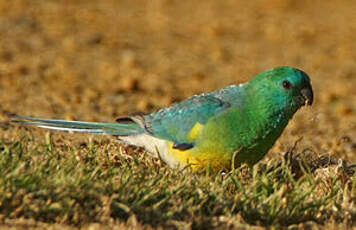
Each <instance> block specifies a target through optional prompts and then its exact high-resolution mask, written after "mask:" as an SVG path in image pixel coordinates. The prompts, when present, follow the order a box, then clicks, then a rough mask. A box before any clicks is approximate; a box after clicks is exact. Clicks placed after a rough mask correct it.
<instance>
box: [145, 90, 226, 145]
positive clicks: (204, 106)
mask: <svg viewBox="0 0 356 230" xmlns="http://www.w3.org/2000/svg"><path fill="white" fill-rule="evenodd" d="M229 107H230V103H228V102H226V101H223V100H222V99H219V98H218V97H215V96H214V95H211V94H201V95H197V96H193V97H191V98H189V99H187V100H184V101H182V102H180V103H178V104H175V105H173V106H171V107H168V108H165V109H162V110H159V111H157V112H154V113H151V114H149V115H146V116H144V123H145V128H146V130H147V131H148V132H149V133H150V134H151V135H153V136H156V137H159V138H162V139H166V140H170V141H173V142H174V143H176V144H189V140H188V139H187V136H188V134H189V132H190V130H191V129H192V128H193V127H194V125H195V124H196V123H197V122H199V123H201V124H205V123H206V122H207V121H208V120H209V119H210V118H211V117H213V116H215V115H216V114H218V113H220V112H222V111H224V110H226V109H227V108H229Z"/></svg>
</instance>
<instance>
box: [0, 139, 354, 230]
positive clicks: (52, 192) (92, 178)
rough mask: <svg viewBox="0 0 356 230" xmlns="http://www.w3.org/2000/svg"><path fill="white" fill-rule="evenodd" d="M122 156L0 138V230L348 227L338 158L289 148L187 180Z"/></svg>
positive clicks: (348, 193) (106, 148)
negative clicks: (43, 229) (14, 229)
mask: <svg viewBox="0 0 356 230" xmlns="http://www.w3.org/2000/svg"><path fill="white" fill-rule="evenodd" d="M130 152H133V153H134V154H130V155H129V154H127V153H126V152H125V149H123V148H121V147H120V146H118V145H117V143H116V142H115V141H111V140H110V139H106V138H103V139H102V140H100V141H94V140H92V139H89V141H87V142H82V143H79V144H74V145H68V144H67V143H65V142H64V141H63V140H62V139H61V138H52V137H51V136H50V134H49V133H47V135H46V136H45V138H43V139H42V140H36V139H35V138H34V137H33V136H31V135H30V134H28V133H27V134H26V135H23V136H22V137H21V138H18V139H16V140H13V141H8V140H2V141H0V174H1V177H0V217H1V218H0V221H1V224H0V226H1V225H3V226H12V225H13V224H14V222H13V221H15V224H14V226H16V220H23V221H30V223H32V224H33V223H42V224H45V225H46V224H53V223H54V224H63V225H64V226H67V227H68V228H76V227H85V226H89V225H91V224H94V223H95V224H96V225H95V226H99V227H103V226H111V227H110V228H113V227H118V226H120V227H119V228H124V227H126V228H129V227H132V228H145V229H149V228H164V229H166V228H172V229H178V228H179V229H181V228H187V229H190V228H192V229H210V228H218V229H227V228H231V229H234V228H237V227H239V228H241V229H245V228H246V229H247V228H249V227H252V226H259V227H261V228H265V227H267V228H287V227H288V228H290V229H293V228H294V229H298V228H302V227H303V226H304V227H305V226H309V229H314V228H319V227H325V226H338V228H341V227H343V228H345V229H346V228H347V227H350V226H353V225H354V224H355V217H356V209H355V200H356V186H355V185H354V184H353V183H352V180H353V178H352V177H353V172H354V171H353V169H352V168H351V167H349V166H348V165H347V164H346V162H343V161H342V160H338V159H332V158H330V157H327V156H317V154H316V153H313V152H312V151H310V150H302V151H297V150H296V149H295V148H292V149H291V151H290V152H289V153H288V154H286V155H285V156H286V157H284V158H280V159H271V160H269V161H266V163H260V164H258V165H257V166H255V167H254V168H253V169H249V168H247V167H244V166H242V167H240V168H237V169H235V170H234V171H232V172H228V173H223V172H209V171H204V172H200V173H196V174H193V173H192V172H191V170H190V168H186V169H184V170H178V169H169V168H168V167H167V166H166V165H165V164H164V163H163V162H160V160H159V159H152V158H150V157H149V156H146V154H145V152H144V151H141V150H138V149H131V151H130ZM21 226H22V225H21ZM35 226H37V227H39V226H41V225H38V224H37V225H36V224H35Z"/></svg>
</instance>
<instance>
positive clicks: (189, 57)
mask: <svg viewBox="0 0 356 230" xmlns="http://www.w3.org/2000/svg"><path fill="white" fill-rule="evenodd" d="M355 36H356V2H355V1H351V0H350V1H347V0H344V1H325V0H324V1H321V0H319V1H306V0H302V1H293V0H286V1H283V0H268V1H267V0H257V1H242V0H241V1H231V0H228V1H213V0H207V1H177V0H172V1H171V0H154V1H139V0H126V1H116V0H103V1H87V0H86V1H84V0H78V1H70V0H67V1H55V0H32V1H30V0H11V1H6V0H0V106H1V109H2V110H7V111H11V112H15V113H18V114H22V115H28V116H36V117H48V118H57V119H73V120H74V119H75V120H86V121H113V120H114V119H115V118H116V117H118V116H120V115H125V114H127V113H131V112H135V111H145V112H148V111H152V110H155V109H158V108H161V107H164V106H167V105H169V104H171V103H173V102H176V101H179V100H182V99H184V98H186V97H188V96H191V95H193V94H197V93H202V92H206V91H211V90H214V89H218V88H221V87H224V86H226V85H229V84H235V83H240V82H243V81H247V80H249V79H251V78H252V77H253V76H254V75H255V74H257V73H259V72H261V71H263V70H265V69H268V68H272V67H276V66H284V65H288V66H293V67H297V68H299V69H302V70H304V71H305V72H307V73H308V74H309V75H310V77H311V79H312V85H313V88H314V93H315V102H314V105H313V107H312V108H310V109H309V108H308V109H302V110H301V111H299V112H298V113H297V114H296V116H295V117H294V119H293V121H291V122H290V124H289V126H288V127H287V129H286V131H285V132H284V133H283V136H282V137H281V138H280V139H279V141H278V142H277V143H276V145H275V146H274V148H273V149H272V150H271V151H270V153H269V155H268V157H267V158H269V157H273V155H274V154H280V153H282V152H284V151H286V150H287V149H288V148H290V147H291V146H292V145H293V143H294V142H295V141H296V140H297V139H299V138H300V137H303V139H302V141H301V142H300V143H299V146H300V147H301V148H309V149H311V150H312V151H314V152H315V153H317V154H330V155H332V156H336V157H339V158H343V159H345V160H347V161H348V162H350V163H356V62H355V60H356V42H355V38H356V37H355ZM1 119H2V120H5V119H6V118H5V117H4V116H2V117H1ZM16 132H17V129H7V128H5V127H4V128H2V129H0V138H1V139H6V140H13V139H16V138H17V133H16ZM34 135H43V131H38V130H35V131H34ZM67 136H69V137H68V138H69V139H70V138H73V139H74V140H75V139H76V138H79V139H80V138H83V136H82V135H74V136H73V135H72V136H71V135H69V134H67ZM85 138H87V136H85V137H84V139H85Z"/></svg>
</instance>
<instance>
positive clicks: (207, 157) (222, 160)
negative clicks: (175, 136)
mask: <svg viewBox="0 0 356 230" xmlns="http://www.w3.org/2000/svg"><path fill="white" fill-rule="evenodd" d="M166 157H168V158H170V161H171V162H174V163H173V164H174V165H176V166H178V167H180V168H182V167H185V166H187V165H189V166H190V167H192V169H193V170H194V171H197V170H200V169H208V168H210V169H213V170H222V169H228V168H230V166H231V159H230V157H229V156H227V155H226V153H222V152H221V153H220V152H217V151H216V150H211V151H206V150H205V151H204V152H200V151H199V150H198V149H196V148H192V149H188V150H179V149H174V148H173V142H168V152H167V156H166Z"/></svg>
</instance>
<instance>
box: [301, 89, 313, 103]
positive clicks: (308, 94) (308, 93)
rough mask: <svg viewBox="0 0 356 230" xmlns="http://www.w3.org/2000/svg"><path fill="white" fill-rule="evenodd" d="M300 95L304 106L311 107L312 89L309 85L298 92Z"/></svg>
mask: <svg viewBox="0 0 356 230" xmlns="http://www.w3.org/2000/svg"><path fill="white" fill-rule="evenodd" d="M300 95H301V96H302V98H303V100H304V105H309V106H310V105H312V104H313V100H314V94H313V89H312V87H311V85H310V84H308V86H307V87H305V88H303V89H302V90H301V91H300Z"/></svg>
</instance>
